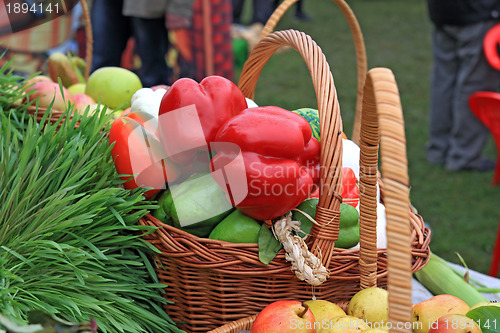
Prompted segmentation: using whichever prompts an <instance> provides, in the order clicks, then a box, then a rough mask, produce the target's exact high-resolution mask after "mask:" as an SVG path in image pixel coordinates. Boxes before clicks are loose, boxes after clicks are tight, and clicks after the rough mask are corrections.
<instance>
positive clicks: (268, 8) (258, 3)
mask: <svg viewBox="0 0 500 333" xmlns="http://www.w3.org/2000/svg"><path fill="white" fill-rule="evenodd" d="M272 13H273V7H272V4H271V1H270V0H253V16H252V23H262V24H266V22H267V20H268V19H269V17H270V16H271V14H272Z"/></svg>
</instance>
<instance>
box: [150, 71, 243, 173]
mask: <svg viewBox="0 0 500 333" xmlns="http://www.w3.org/2000/svg"><path fill="white" fill-rule="evenodd" d="M246 108H247V102H246V100H245V96H244V95H243V93H242V92H241V90H240V89H239V88H238V87H237V86H236V85H235V84H234V83H233V82H232V81H230V80H228V79H226V78H224V77H221V76H216V75H213V76H208V77H206V78H204V79H203V80H202V81H201V82H200V83H199V84H198V83H197V82H196V81H194V80H192V79H189V78H181V79H179V80H177V81H175V82H174V83H173V84H172V86H171V87H170V88H169V89H168V90H167V92H166V93H165V95H164V96H163V98H162V101H161V104H160V110H159V137H160V139H161V143H162V145H163V146H164V148H165V151H166V152H167V153H168V155H169V156H170V157H171V159H172V160H173V161H175V162H177V163H181V164H186V163H187V162H192V160H193V158H194V156H195V154H196V151H199V150H204V151H207V150H209V144H210V142H212V141H213V140H214V137H215V134H216V133H217V131H218V130H219V128H220V127H221V126H222V124H224V123H225V122H226V121H227V120H229V119H230V118H231V117H233V116H234V115H236V114H238V113H239V112H241V111H242V110H243V109H246Z"/></svg>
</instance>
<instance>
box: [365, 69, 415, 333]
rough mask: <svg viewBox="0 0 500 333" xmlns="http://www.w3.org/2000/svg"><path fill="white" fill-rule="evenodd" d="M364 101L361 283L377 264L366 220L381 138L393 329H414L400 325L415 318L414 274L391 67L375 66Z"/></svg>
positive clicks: (402, 138)
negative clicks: (412, 315) (412, 297)
mask: <svg viewBox="0 0 500 333" xmlns="http://www.w3.org/2000/svg"><path fill="white" fill-rule="evenodd" d="M362 106H363V108H362V116H361V132H360V134H361V135H360V149H361V152H360V184H361V186H363V187H364V188H365V189H367V190H366V191H360V211H362V212H364V213H363V214H362V215H360V246H361V248H365V249H367V250H368V251H364V252H363V253H360V258H359V261H360V274H361V278H362V282H361V283H362V284H363V283H364V282H365V283H366V282H367V278H368V277H370V276H373V275H375V273H376V269H377V267H376V265H377V248H376V241H375V242H373V233H374V230H373V229H372V227H373V226H372V225H371V223H370V224H369V226H368V228H367V225H365V223H364V219H366V218H367V216H366V212H370V211H372V209H368V208H370V206H372V205H374V204H375V205H376V202H374V201H375V200H376V199H375V198H376V196H375V195H374V193H376V186H375V184H376V182H377V164H378V145H379V139H380V138H381V141H380V142H381V150H380V152H381V153H380V156H381V162H382V163H381V173H382V175H383V176H384V204H385V207H386V218H387V256H388V260H387V265H388V267H387V271H388V277H387V289H388V291H389V321H391V322H392V324H393V325H392V327H393V328H392V329H391V332H405V333H406V332H411V330H410V329H404V328H400V327H398V328H397V329H396V327H397V323H398V322H399V323H411V321H412V318H411V307H412V300H411V278H412V273H411V233H410V214H409V212H410V210H409V206H410V199H409V177H408V161H407V158H406V139H405V131H404V120H403V112H402V108H401V101H400V96H399V92H398V88H397V84H396V81H395V78H394V75H393V73H392V71H391V70H389V69H387V68H374V69H371V70H370V71H369V72H368V73H367V77H366V83H365V87H364V94H363V104H362ZM375 212H376V210H375ZM368 218H369V219H371V218H373V217H372V216H368ZM375 219H376V216H375ZM375 237H376V233H375ZM375 239H376V238H375ZM363 279H365V281H363ZM368 283H370V282H368ZM403 326H404V325H403Z"/></svg>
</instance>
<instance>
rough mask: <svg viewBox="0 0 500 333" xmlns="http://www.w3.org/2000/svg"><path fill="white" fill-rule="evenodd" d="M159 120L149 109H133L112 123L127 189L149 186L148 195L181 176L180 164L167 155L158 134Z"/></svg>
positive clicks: (111, 138)
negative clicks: (137, 110)
mask: <svg viewBox="0 0 500 333" xmlns="http://www.w3.org/2000/svg"><path fill="white" fill-rule="evenodd" d="M156 126H157V120H156V118H154V117H153V116H152V115H150V114H148V113H145V112H133V113H130V114H129V115H127V116H125V117H120V118H118V119H116V120H115V121H114V122H113V124H112V125H111V130H110V133H109V142H110V144H113V148H112V150H111V154H112V156H113V160H114V164H115V167H116V171H117V172H118V174H119V175H120V177H121V179H122V180H125V183H124V184H123V186H124V187H125V188H127V189H135V188H137V187H148V188H151V189H150V190H148V191H146V193H145V196H146V198H147V199H148V198H150V197H152V196H153V195H155V194H156V193H158V191H160V190H162V189H165V188H166V183H167V182H168V181H174V180H175V179H177V177H178V176H179V174H180V172H179V167H178V166H177V165H175V164H174V163H173V162H172V161H170V160H169V159H168V158H167V155H166V153H165V152H164V151H163V149H162V147H161V144H160V141H159V139H158V137H157V135H156V134H155V132H156V128H155V127H156Z"/></svg>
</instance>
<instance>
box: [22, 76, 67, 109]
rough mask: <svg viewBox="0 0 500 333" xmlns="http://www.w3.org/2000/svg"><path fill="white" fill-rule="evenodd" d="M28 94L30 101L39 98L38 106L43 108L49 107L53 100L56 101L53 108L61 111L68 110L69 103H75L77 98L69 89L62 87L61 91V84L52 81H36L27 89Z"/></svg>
mask: <svg viewBox="0 0 500 333" xmlns="http://www.w3.org/2000/svg"><path fill="white" fill-rule="evenodd" d="M26 94H27V97H26V98H27V100H28V101H34V100H35V99H37V98H38V99H39V101H38V106H40V107H42V108H47V107H49V105H50V104H51V103H52V101H54V104H53V105H52V109H53V110H59V111H64V110H66V108H67V106H68V104H69V103H71V104H75V100H74V98H73V96H71V94H70V93H69V92H68V90H67V89H66V88H64V87H62V93H61V87H60V86H59V84H58V83H55V82H52V81H50V82H49V81H39V82H36V83H35V84H33V86H32V87H31V88H29V89H28V90H27V91H26Z"/></svg>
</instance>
